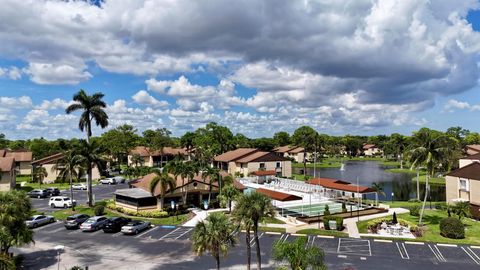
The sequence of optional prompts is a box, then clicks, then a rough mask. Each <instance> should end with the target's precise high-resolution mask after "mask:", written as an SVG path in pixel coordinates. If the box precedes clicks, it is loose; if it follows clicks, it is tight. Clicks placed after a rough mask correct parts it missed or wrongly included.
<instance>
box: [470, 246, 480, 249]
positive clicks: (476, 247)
mask: <svg viewBox="0 0 480 270" xmlns="http://www.w3.org/2000/svg"><path fill="white" fill-rule="evenodd" d="M470 248H475V249H480V246H470Z"/></svg>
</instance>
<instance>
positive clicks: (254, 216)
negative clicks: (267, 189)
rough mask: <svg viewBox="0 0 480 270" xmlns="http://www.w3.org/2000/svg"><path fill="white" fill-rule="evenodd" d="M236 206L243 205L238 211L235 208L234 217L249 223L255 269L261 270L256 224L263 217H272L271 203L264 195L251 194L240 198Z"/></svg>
mask: <svg viewBox="0 0 480 270" xmlns="http://www.w3.org/2000/svg"><path fill="white" fill-rule="evenodd" d="M237 204H243V205H245V207H242V208H239V210H238V211H237V210H236V209H237V207H235V210H234V212H235V211H236V213H235V214H234V215H235V216H236V217H237V218H238V219H241V220H243V221H244V222H251V225H252V229H253V236H254V240H255V245H256V246H255V248H256V252H257V269H261V267H262V258H261V253H260V242H259V239H258V223H259V221H260V220H262V219H263V218H265V217H269V216H270V217H271V216H273V206H272V202H271V200H270V198H268V197H266V196H265V195H263V194H261V193H257V192H253V193H251V194H248V195H243V196H242V197H240V198H239V200H238V203H237ZM247 234H248V233H247Z"/></svg>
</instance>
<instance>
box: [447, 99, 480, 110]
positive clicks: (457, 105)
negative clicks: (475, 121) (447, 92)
mask: <svg viewBox="0 0 480 270" xmlns="http://www.w3.org/2000/svg"><path fill="white" fill-rule="evenodd" d="M455 110H470V111H480V104H470V103H468V102H466V101H458V100H455V99H449V100H448V101H447V102H446V103H445V105H444V106H443V111H444V112H449V113H452V112H454V111H455Z"/></svg>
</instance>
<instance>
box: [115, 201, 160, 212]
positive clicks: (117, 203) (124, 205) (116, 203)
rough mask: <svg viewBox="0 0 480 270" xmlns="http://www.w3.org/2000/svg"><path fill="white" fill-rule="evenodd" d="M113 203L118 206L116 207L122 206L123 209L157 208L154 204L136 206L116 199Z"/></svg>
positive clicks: (142, 209) (141, 209)
mask: <svg viewBox="0 0 480 270" xmlns="http://www.w3.org/2000/svg"><path fill="white" fill-rule="evenodd" d="M115 205H116V206H118V207H123V208H125V209H130V210H134V211H145V210H157V206H156V205H152V206H141V207H136V206H133V205H129V204H124V203H119V202H117V201H115Z"/></svg>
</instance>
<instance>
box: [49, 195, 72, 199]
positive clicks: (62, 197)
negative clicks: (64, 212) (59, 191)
mask: <svg viewBox="0 0 480 270" xmlns="http://www.w3.org/2000/svg"><path fill="white" fill-rule="evenodd" d="M57 198H60V199H70V198H68V197H67V196H52V197H50V200H51V199H57Z"/></svg>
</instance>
